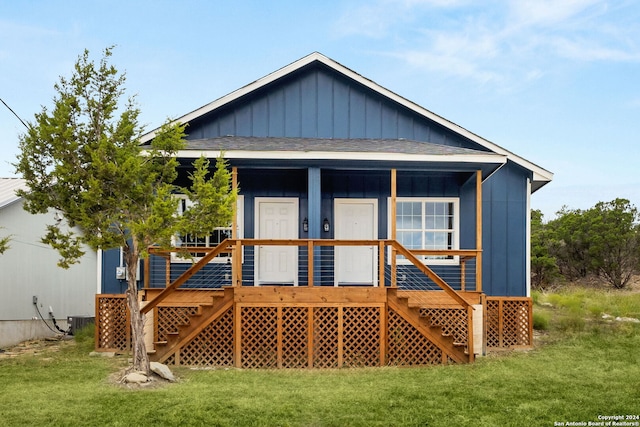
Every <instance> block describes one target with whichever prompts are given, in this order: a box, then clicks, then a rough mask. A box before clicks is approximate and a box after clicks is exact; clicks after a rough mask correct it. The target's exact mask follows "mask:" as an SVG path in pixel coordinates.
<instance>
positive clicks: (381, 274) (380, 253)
mask: <svg viewBox="0 0 640 427" xmlns="http://www.w3.org/2000/svg"><path fill="white" fill-rule="evenodd" d="M378 264H379V266H378V267H379V272H378V286H380V287H381V288H384V241H382V240H381V241H380V242H379V243H378Z"/></svg>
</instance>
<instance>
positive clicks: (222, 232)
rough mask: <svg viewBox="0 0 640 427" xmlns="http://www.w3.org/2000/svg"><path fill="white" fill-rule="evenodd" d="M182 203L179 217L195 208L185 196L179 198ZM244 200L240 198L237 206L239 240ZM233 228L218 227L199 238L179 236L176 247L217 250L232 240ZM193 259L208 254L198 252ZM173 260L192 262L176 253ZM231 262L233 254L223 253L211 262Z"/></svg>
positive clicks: (177, 236) (172, 257) (187, 235)
mask: <svg viewBox="0 0 640 427" xmlns="http://www.w3.org/2000/svg"><path fill="white" fill-rule="evenodd" d="M177 197H178V198H179V199H180V201H179V203H178V215H182V214H183V212H185V211H186V210H187V209H189V208H190V207H191V206H193V202H192V201H191V200H189V199H188V198H187V197H186V196H184V195H178V196H177ZM243 202H244V198H243V196H240V195H239V196H238V199H237V206H238V238H242V235H243V234H242V233H243V232H242V230H243V227H242V224H243V221H242V219H243V215H242V212H244V203H243ZM231 231H232V227H231V224H229V226H228V227H216V228H215V229H214V230H213V231H212V232H211V233H210V234H208V235H206V236H197V235H193V234H184V235H181V234H177V235H176V236H174V246H176V247H178V248H179V247H198V248H215V247H216V246H218V245H219V244H220V243H222V241H224V239H230V238H231V236H232V233H231ZM192 255H193V257H194V258H195V259H196V260H197V259H198V258H200V257H203V256H205V255H206V252H196V253H192ZM171 260H172V261H174V262H191V261H192V260H190V259H188V258H184V257H181V256H179V255H178V254H176V253H172V254H171ZM230 261H231V252H222V253H220V254H219V255H217V256H216V257H215V258H214V259H213V260H212V261H211V262H218V263H222V262H230Z"/></svg>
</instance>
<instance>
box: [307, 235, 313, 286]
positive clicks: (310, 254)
mask: <svg viewBox="0 0 640 427" xmlns="http://www.w3.org/2000/svg"><path fill="white" fill-rule="evenodd" d="M313 251H314V248H313V240H309V241H308V242H307V264H308V267H307V270H308V271H307V277H308V279H307V282H308V284H307V286H313Z"/></svg>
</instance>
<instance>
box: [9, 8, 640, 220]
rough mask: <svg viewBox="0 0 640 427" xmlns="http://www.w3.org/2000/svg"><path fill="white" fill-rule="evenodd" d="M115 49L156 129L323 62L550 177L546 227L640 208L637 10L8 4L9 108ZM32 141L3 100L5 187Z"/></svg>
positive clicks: (31, 108) (49, 91)
mask: <svg viewBox="0 0 640 427" xmlns="http://www.w3.org/2000/svg"><path fill="white" fill-rule="evenodd" d="M108 46H116V47H115V50H114V54H113V56H112V60H111V63H112V64H114V65H115V66H116V67H117V68H118V69H119V70H120V71H123V72H125V73H126V78H127V80H126V89H127V94H128V95H135V96H136V99H137V102H138V105H139V107H140V109H141V115H140V119H141V122H142V123H144V124H146V125H147V129H148V130H151V129H153V128H155V127H157V126H159V125H161V124H162V123H163V122H164V121H165V120H166V119H167V118H177V117H179V116H182V115H184V114H186V113H189V112H191V111H193V110H195V109H197V108H199V107H201V106H203V105H205V104H208V103H209V102H211V101H213V100H215V99H218V98H220V97H221V96H224V95H226V94H228V93H230V92H232V91H234V90H236V89H238V88H240V87H242V86H245V85H246V84H248V83H251V82H253V81H255V80H256V79H259V78H261V77H263V76H265V75H267V74H269V73H271V72H273V71H275V70H277V69H279V68H281V67H283V66H285V65H287V64H290V63H292V62H294V61H296V60H298V59H300V58H302V57H303V56H306V55H307V54H309V53H312V52H315V51H317V52H320V53H322V54H324V55H326V56H328V57H330V58H332V59H333V60H335V61H337V62H339V63H341V64H342V65H344V66H346V67H348V68H350V69H352V70H354V71H356V72H358V73H359V74H361V75H363V76H365V77H367V78H369V79H371V80H373V81H374V82H376V83H378V84H380V85H381V86H383V87H385V88H387V89H389V90H391V91H393V92H395V93H397V94H398V95H401V96H403V97H405V98H407V99H409V100H411V101H413V102H415V103H417V104H419V105H421V106H422V107H424V108H426V109H428V110H430V111H432V112H434V113H436V114H438V115H440V116H442V117H445V118H446V119H448V120H450V121H452V122H453V123H456V124H458V125H460V126H462V127H464V128H466V129H468V130H469V131H471V132H473V133H475V134H478V135H480V136H482V137H483V138H485V139H487V140H489V141H491V142H493V143H495V144H497V145H499V146H501V147H503V148H506V149H508V150H509V151H511V152H513V153H515V154H517V155H519V156H521V157H524V158H525V159H527V160H529V161H531V162H533V163H535V164H537V165H538V166H540V167H542V168H544V169H546V170H549V171H551V172H553V173H554V179H553V181H552V182H551V183H549V184H547V185H546V186H544V187H543V188H542V189H540V190H538V191H537V192H535V193H534V194H533V196H532V199H531V205H532V208H533V209H540V210H542V212H543V213H544V215H545V219H546V220H550V219H553V218H554V217H555V213H556V212H557V211H558V210H560V209H561V208H562V207H563V206H565V207H567V208H569V209H588V208H590V207H592V206H594V205H595V204H596V203H598V202H600V201H604V202H607V201H611V200H614V199H616V198H625V199H628V200H630V201H631V203H632V204H634V205H635V206H636V207H639V208H640V143H639V142H640V141H639V139H640V2H636V1H627V0H616V1H600V0H495V1H494V0H484V1H477V0H343V1H334V0H323V1H322V2H320V1H314V2H311V1H302V0H286V1H263V0H254V1H247V0H234V1H218V0H212V1H207V0H199V1H198V0H183V1H177V0H175V1H151V0H149V1H136V0H127V1H121V0H102V1H92V0H82V1H76V0H47V1H45V0H41V1H36V0H32V1H30V0H22V1H14V0H0V98H1V99H2V100H3V101H4V102H5V103H6V104H7V105H8V106H9V107H11V109H12V110H13V111H14V112H15V113H16V114H17V115H18V116H20V117H21V118H22V119H23V120H25V121H27V122H31V121H33V118H34V115H35V114H36V113H38V112H40V111H41V109H42V107H43V106H45V107H51V106H52V100H53V98H54V96H55V91H54V85H55V84H56V83H57V82H58V80H59V78H60V76H65V77H68V76H70V74H71V72H72V70H73V65H74V63H75V61H76V60H77V58H78V56H79V55H80V54H82V52H83V51H84V50H85V49H88V50H89V51H90V54H91V57H92V58H94V59H95V60H99V59H100V57H101V53H102V51H103V50H104V49H105V48H106V47H108ZM24 131H25V128H24V126H23V125H22V123H21V122H20V121H19V120H18V119H17V118H16V116H15V115H14V114H13V113H12V112H11V111H10V110H9V109H7V108H6V107H5V106H4V105H2V104H0V177H12V176H16V175H15V173H14V168H13V166H12V165H11V163H13V162H15V158H16V155H17V153H18V142H19V135H20V134H21V133H23V132H24Z"/></svg>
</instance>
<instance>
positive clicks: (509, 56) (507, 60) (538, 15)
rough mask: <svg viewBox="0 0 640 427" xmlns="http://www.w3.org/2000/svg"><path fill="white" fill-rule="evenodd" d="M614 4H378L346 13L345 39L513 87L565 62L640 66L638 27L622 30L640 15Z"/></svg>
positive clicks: (430, 67) (570, 0) (589, 0)
mask: <svg viewBox="0 0 640 427" xmlns="http://www.w3.org/2000/svg"><path fill="white" fill-rule="evenodd" d="M615 6H616V7H615V8H614V7H611V6H609V3H607V2H606V1H604V0H502V1H500V0H499V1H494V2H490V3H484V6H482V7H480V6H478V5H477V3H471V2H466V1H455V0H453V1H447V0H402V1H401V0H397V1H392V0H378V1H377V2H373V3H368V4H366V5H360V6H358V7H354V8H352V9H350V10H349V11H348V12H347V13H346V14H345V15H343V17H342V20H341V22H342V23H343V24H344V23H345V22H346V21H349V22H351V25H350V26H345V28H344V31H343V33H342V35H343V36H351V37H354V36H364V37H371V38H376V40H377V44H376V47H377V50H378V51H379V52H382V53H383V54H385V55H389V56H394V57H397V58H401V59H402V60H403V61H405V62H406V63H407V64H408V65H410V66H412V67H420V68H422V69H424V70H427V71H431V72H437V73H439V74H443V75H448V76H454V77H462V78H465V79H470V80H473V81H475V82H480V83H487V82H495V83H497V84H500V85H501V86H503V87H509V86H518V85H521V84H526V82H530V81H534V80H537V79H539V78H541V77H542V76H543V75H544V74H545V73H548V72H553V70H554V69H555V68H556V67H558V66H560V65H561V64H563V63H567V62H568V63H575V62H583V63H585V62H640V43H638V42H637V40H639V39H640V37H639V34H638V31H639V30H638V29H637V25H620V24H619V21H620V19H621V17H622V18H624V17H625V14H626V13H628V12H629V11H633V12H634V13H640V12H638V10H637V9H636V8H634V7H633V4H632V3H628V4H626V3H616V5H615ZM630 19H631V20H632V18H630ZM389 34H392V35H393V37H388V35H389ZM542 70H545V71H544V72H543V71H542Z"/></svg>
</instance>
